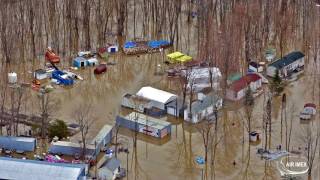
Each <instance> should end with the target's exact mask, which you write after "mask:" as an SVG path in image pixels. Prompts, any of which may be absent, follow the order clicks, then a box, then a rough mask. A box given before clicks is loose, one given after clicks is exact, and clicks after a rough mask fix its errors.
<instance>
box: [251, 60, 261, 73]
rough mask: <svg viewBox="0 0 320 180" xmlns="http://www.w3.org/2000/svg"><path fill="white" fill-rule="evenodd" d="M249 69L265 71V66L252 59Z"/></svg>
mask: <svg viewBox="0 0 320 180" xmlns="http://www.w3.org/2000/svg"><path fill="white" fill-rule="evenodd" d="M248 68H249V71H251V72H259V73H260V72H263V66H261V65H260V64H259V63H256V62H254V61H251V62H250V63H249V67H248Z"/></svg>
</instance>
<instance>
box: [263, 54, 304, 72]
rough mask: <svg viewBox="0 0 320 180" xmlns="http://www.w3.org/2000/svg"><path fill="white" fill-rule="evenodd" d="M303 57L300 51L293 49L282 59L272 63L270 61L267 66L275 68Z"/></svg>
mask: <svg viewBox="0 0 320 180" xmlns="http://www.w3.org/2000/svg"><path fill="white" fill-rule="evenodd" d="M303 57H304V54H303V53H302V52H300V51H293V52H291V53H289V54H287V55H285V56H284V57H283V58H282V59H279V60H277V61H275V62H273V63H271V64H270V65H269V66H273V67H276V68H277V69H281V68H283V67H285V66H287V65H289V64H291V63H293V62H295V61H297V60H299V59H301V58H303Z"/></svg>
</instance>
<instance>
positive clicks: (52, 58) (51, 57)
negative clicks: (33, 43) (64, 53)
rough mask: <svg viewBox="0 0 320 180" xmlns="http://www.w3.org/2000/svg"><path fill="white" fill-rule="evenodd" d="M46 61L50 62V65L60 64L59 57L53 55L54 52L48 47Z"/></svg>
mask: <svg viewBox="0 0 320 180" xmlns="http://www.w3.org/2000/svg"><path fill="white" fill-rule="evenodd" d="M45 57H46V60H47V61H50V62H51V63H59V62H60V57H59V56H58V55H57V54H55V53H54V51H53V50H52V49H51V48H50V47H48V48H47V52H46V54H45Z"/></svg>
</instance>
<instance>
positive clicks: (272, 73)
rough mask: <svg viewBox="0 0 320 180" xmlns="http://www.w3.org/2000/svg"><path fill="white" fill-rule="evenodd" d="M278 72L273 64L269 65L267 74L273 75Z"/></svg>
mask: <svg viewBox="0 0 320 180" xmlns="http://www.w3.org/2000/svg"><path fill="white" fill-rule="evenodd" d="M275 74H276V68H275V67H273V66H268V68H267V75H268V76H270V77H273V76H274V75H275Z"/></svg>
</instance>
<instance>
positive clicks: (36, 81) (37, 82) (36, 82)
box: [32, 79, 41, 86]
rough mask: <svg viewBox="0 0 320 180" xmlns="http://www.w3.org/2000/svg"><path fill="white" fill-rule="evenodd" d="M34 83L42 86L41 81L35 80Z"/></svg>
mask: <svg viewBox="0 0 320 180" xmlns="http://www.w3.org/2000/svg"><path fill="white" fill-rule="evenodd" d="M32 83H33V84H34V85H37V86H40V85H41V83H40V81H39V80H36V79H35V80H33V81H32Z"/></svg>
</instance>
